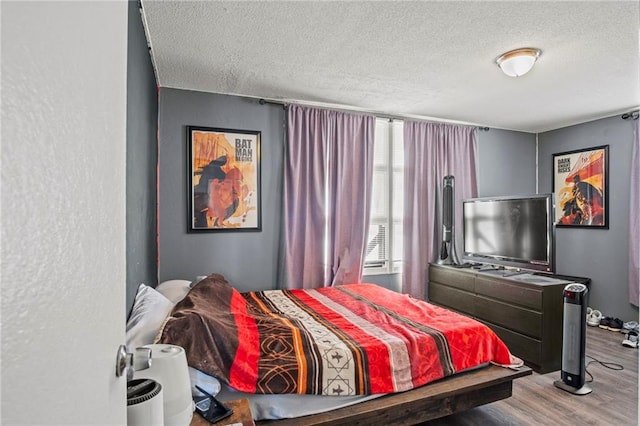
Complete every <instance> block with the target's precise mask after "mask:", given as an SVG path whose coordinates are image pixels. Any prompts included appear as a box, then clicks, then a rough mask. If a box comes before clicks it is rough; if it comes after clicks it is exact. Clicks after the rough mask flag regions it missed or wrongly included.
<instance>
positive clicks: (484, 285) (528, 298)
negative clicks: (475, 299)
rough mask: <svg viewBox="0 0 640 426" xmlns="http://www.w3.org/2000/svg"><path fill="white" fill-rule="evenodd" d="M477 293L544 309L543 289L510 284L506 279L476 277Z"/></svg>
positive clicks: (536, 308) (540, 309) (531, 307)
mask: <svg viewBox="0 0 640 426" xmlns="http://www.w3.org/2000/svg"><path fill="white" fill-rule="evenodd" d="M475 291H476V293H477V294H480V295H483V296H487V297H490V298H492V299H497V300H502V301H505V302H508V303H512V304H515V305H519V306H524V307H526V308H529V309H534V310H536V311H542V289H540V290H539V289H535V288H530V287H525V286H523V285H518V284H510V283H509V282H508V281H506V280H500V279H496V278H485V277H476V287H475Z"/></svg>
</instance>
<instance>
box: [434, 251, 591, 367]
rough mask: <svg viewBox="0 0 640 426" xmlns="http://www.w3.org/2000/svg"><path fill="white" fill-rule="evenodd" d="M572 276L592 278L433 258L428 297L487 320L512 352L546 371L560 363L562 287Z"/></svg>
mask: <svg viewBox="0 0 640 426" xmlns="http://www.w3.org/2000/svg"><path fill="white" fill-rule="evenodd" d="M570 282H578V283H581V284H585V285H587V286H589V284H590V279H588V278H582V277H570V276H560V275H544V276H542V275H540V276H538V275H534V274H521V273H518V274H516V273H513V272H510V271H507V270H497V269H491V270H476V269H472V268H457V267H453V266H444V265H435V264H432V265H430V266H429V285H428V300H429V302H430V303H433V304H436V305H439V306H443V307H445V308H448V309H451V310H454V311H457V312H459V313H462V314H465V315H467V316H470V317H472V318H475V319H477V320H478V321H481V322H483V323H484V324H486V325H488V326H489V327H491V329H492V330H493V331H494V332H495V333H496V334H497V335H498V336H499V337H500V338H501V339H502V340H503V341H504V342H505V343H506V345H507V346H508V347H509V350H510V351H511V353H512V354H514V355H515V356H517V357H519V358H521V359H523V360H524V361H525V363H526V364H527V365H528V366H530V367H531V368H532V369H534V370H535V371H537V372H539V373H541V374H544V373H548V372H550V371H555V370H559V369H560V367H561V361H562V316H563V303H564V302H563V291H564V287H565V286H566V285H567V284H568V283H570Z"/></svg>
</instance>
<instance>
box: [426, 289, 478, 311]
mask: <svg viewBox="0 0 640 426" xmlns="http://www.w3.org/2000/svg"><path fill="white" fill-rule="evenodd" d="M429 302H430V303H434V304H436V305H440V306H444V307H445V308H451V309H453V310H456V311H459V312H462V313H464V314H468V315H475V296H474V295H473V294H471V293H467V292H465V291H462V290H458V289H456V288H453V287H449V286H446V285H441V284H439V283H435V282H431V283H429Z"/></svg>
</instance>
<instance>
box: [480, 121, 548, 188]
mask: <svg viewBox="0 0 640 426" xmlns="http://www.w3.org/2000/svg"><path fill="white" fill-rule="evenodd" d="M477 141H478V143H477V147H478V196H479V197H489V196H501V195H527V194H535V193H536V135H535V134H532V133H522V132H512V131H509V130H499V129H490V130H489V131H478V133H477Z"/></svg>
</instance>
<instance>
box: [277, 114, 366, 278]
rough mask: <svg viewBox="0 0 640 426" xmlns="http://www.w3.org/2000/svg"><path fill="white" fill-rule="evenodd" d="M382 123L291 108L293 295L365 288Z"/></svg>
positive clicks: (289, 252) (288, 194)
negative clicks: (347, 286) (351, 286)
mask: <svg viewBox="0 0 640 426" xmlns="http://www.w3.org/2000/svg"><path fill="white" fill-rule="evenodd" d="M374 128H375V118H374V117H373V116H371V115H359V114H349V113H344V112H337V111H330V110H323V109H317V108H309V107H302V106H298V105H291V106H290V107H289V110H288V115H287V155H286V159H285V172H284V210H285V212H284V214H285V216H284V227H285V243H284V245H285V247H284V249H285V254H284V256H285V265H284V268H285V274H286V277H285V280H286V284H285V287H286V288H315V287H326V286H332V285H339V284H344V283H350V282H360V280H361V278H362V266H363V262H364V250H365V244H366V237H367V230H368V224H369V209H370V205H371V177H372V171H373V142H374Z"/></svg>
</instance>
